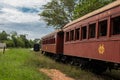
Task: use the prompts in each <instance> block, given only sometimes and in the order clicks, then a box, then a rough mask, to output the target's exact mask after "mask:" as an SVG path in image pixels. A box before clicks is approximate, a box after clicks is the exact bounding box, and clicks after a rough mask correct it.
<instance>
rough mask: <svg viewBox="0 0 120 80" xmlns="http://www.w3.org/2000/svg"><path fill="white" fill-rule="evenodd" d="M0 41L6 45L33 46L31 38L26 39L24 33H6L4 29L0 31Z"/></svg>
mask: <svg viewBox="0 0 120 80" xmlns="http://www.w3.org/2000/svg"><path fill="white" fill-rule="evenodd" d="M0 42H4V43H6V44H7V47H22V48H29V47H33V44H34V42H33V41H32V40H28V39H27V38H26V35H24V34H21V35H18V34H17V32H14V31H13V32H11V34H10V35H9V34H7V33H6V32H5V31H2V32H1V33H0Z"/></svg>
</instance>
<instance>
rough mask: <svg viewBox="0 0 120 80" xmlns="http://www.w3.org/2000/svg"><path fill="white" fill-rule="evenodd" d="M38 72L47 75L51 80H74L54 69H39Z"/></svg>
mask: <svg viewBox="0 0 120 80" xmlns="http://www.w3.org/2000/svg"><path fill="white" fill-rule="evenodd" d="M39 71H41V72H43V73H45V74H46V75H48V76H49V77H50V78H51V79H52V80H75V79H73V78H70V77H68V76H66V75H65V74H63V73H62V72H60V71H59V70H56V69H39Z"/></svg>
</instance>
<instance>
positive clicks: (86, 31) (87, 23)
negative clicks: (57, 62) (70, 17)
mask: <svg viewBox="0 0 120 80" xmlns="http://www.w3.org/2000/svg"><path fill="white" fill-rule="evenodd" d="M53 38H54V44H49V42H50V43H51V41H50V40H51V39H53ZM63 40H64V41H63ZM42 51H45V52H51V53H55V54H62V56H61V55H60V57H59V58H60V59H61V60H63V61H66V62H70V63H77V64H79V66H81V67H82V68H90V69H91V70H92V71H93V72H98V73H101V72H103V71H105V70H106V69H107V68H109V69H111V68H117V69H119V68H120V1H115V2H113V3H111V4H109V5H107V6H105V7H102V8H100V9H98V10H95V11H93V12H91V13H89V14H87V15H85V16H83V17H81V18H78V19H77V20H74V21H72V22H70V23H68V24H67V25H65V26H64V27H63V31H56V32H54V33H52V34H49V35H47V36H45V37H43V38H42Z"/></svg>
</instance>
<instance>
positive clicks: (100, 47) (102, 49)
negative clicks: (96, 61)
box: [98, 44, 105, 54]
mask: <svg viewBox="0 0 120 80" xmlns="http://www.w3.org/2000/svg"><path fill="white" fill-rule="evenodd" d="M98 52H99V54H103V53H104V52H105V47H104V44H100V45H99V48H98Z"/></svg>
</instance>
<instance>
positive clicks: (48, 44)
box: [41, 30, 64, 54]
mask: <svg viewBox="0 0 120 80" xmlns="http://www.w3.org/2000/svg"><path fill="white" fill-rule="evenodd" d="M62 35H63V31H62V30H57V31H55V32H53V33H51V34H48V35H46V36H44V37H42V46H41V50H42V51H44V52H49V53H54V54H62V53H63V41H64V40H63V39H64V38H63V36H62Z"/></svg>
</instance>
